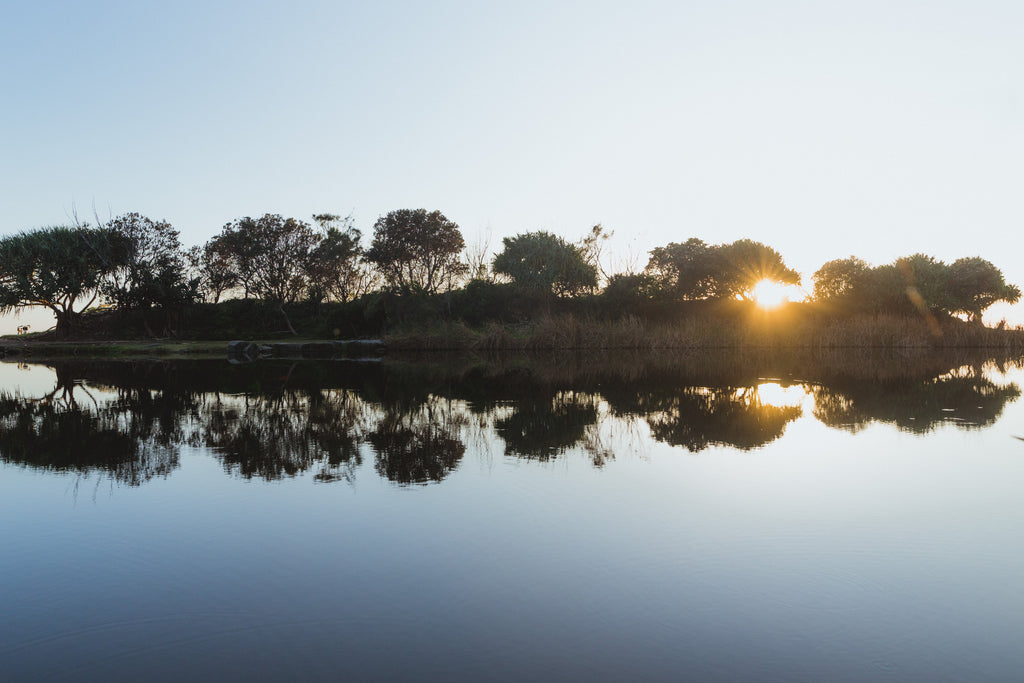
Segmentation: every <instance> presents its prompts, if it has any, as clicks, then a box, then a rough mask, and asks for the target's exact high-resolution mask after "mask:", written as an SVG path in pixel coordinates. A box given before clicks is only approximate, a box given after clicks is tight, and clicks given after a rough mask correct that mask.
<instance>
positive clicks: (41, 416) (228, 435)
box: [0, 356, 1020, 485]
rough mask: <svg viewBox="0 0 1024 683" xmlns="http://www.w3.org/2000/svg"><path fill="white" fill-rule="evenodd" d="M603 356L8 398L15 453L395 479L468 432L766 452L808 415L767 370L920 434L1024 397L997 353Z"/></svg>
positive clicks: (85, 464)
mask: <svg viewBox="0 0 1024 683" xmlns="http://www.w3.org/2000/svg"><path fill="white" fill-rule="evenodd" d="M590 360H591V361H593V362H589V363H583V362H574V363H572V364H566V363H564V362H554V363H551V362H546V361H544V360H543V359H525V360H517V361H515V362H508V361H507V360H505V359H498V360H497V361H496V362H489V361H480V360H472V361H466V362H463V363H461V364H460V363H456V364H453V365H445V364H443V363H437V362H435V361H433V360H431V361H428V362H420V363H417V362H412V363H402V362H397V361H389V362H386V363H378V364H356V363H339V362H333V363H322V364H321V363H313V362H304V363H294V364H287V363H273V362H261V363H254V364H252V365H251V366H232V365H229V364H227V363H223V362H219V361H189V362H138V361H136V362H116V361H92V362H83V361H61V362H55V363H53V364H52V367H53V368H54V370H55V372H56V385H55V387H54V388H53V390H52V391H50V392H48V393H46V394H45V395H44V396H41V397H38V398H30V397H27V396H23V395H22V394H21V393H19V392H17V391H5V392H2V393H0V459H2V460H3V461H4V462H7V463H13V464H17V465H20V466H24V467H32V468H38V469H43V470H49V471H57V472H72V473H78V474H89V473H93V472H101V473H103V474H104V475H106V476H109V477H110V478H111V479H112V480H114V481H117V482H119V483H124V484H129V485H139V484H142V483H144V482H146V481H148V480H150V479H152V478H153V477H158V476H166V475H167V474H169V473H171V472H172V471H174V469H175V468H177V467H178V466H179V463H180V451H181V449H182V447H184V446H197V447H205V448H208V449H210V452H211V453H212V454H213V455H214V456H215V457H217V458H218V459H219V460H220V461H221V463H222V464H223V466H224V468H225V470H226V471H227V472H229V473H232V474H234V475H235V476H239V477H243V478H260V479H267V480H275V479H281V478H285V477H292V476H295V475H299V474H303V473H311V474H312V477H313V479H314V480H315V481H318V482H333V481H353V480H354V478H355V476H356V473H357V472H358V471H365V468H363V465H364V463H365V460H366V458H368V457H372V463H373V469H374V471H376V473H377V474H378V475H380V476H381V477H384V478H386V479H387V480H389V481H391V482H394V483H396V484H399V485H415V484H428V483H432V482H440V481H443V480H444V479H445V478H446V477H448V476H449V475H450V474H451V473H452V472H454V471H455V470H456V469H457V468H458V467H459V465H460V464H461V462H462V460H463V458H464V457H465V454H466V452H467V445H466V444H467V441H468V440H470V439H472V440H473V442H474V449H473V450H475V451H480V452H485V451H487V450H488V449H489V448H490V447H491V445H492V444H493V445H495V446H497V447H498V448H500V449H501V451H502V452H503V453H504V454H506V455H508V456H512V457H517V458H523V459H526V460H538V461H550V460H552V459H555V458H559V457H562V456H563V455H564V454H565V453H567V452H570V451H573V450H575V451H578V452H580V453H583V454H586V455H587V456H588V457H589V458H590V460H591V462H592V463H593V464H594V465H595V466H597V467H600V466H602V465H603V464H604V463H606V462H608V461H609V460H610V459H612V458H613V457H614V455H615V453H616V452H617V450H621V448H619V449H617V448H616V447H613V446H612V445H610V444H611V441H613V440H614V438H612V437H610V436H609V435H613V436H614V434H615V433H619V434H622V433H626V434H630V435H632V436H633V437H635V438H637V439H640V438H642V437H640V430H632V425H634V424H638V423H640V422H641V421H643V422H646V424H647V425H648V426H649V428H650V435H651V437H652V438H654V439H656V440H659V441H662V442H664V443H667V444H671V445H673V446H678V447H682V448H685V449H687V450H688V451H691V452H700V451H703V450H705V449H707V448H709V447H712V446H724V447H730V448H737V449H741V450H751V449H756V448H760V447H762V446H764V445H766V444H768V443H770V442H772V441H774V440H776V439H778V438H780V437H781V436H783V434H784V432H785V430H786V428H787V425H789V424H790V423H791V422H793V421H794V420H796V419H798V418H800V417H801V416H802V415H803V409H802V408H801V407H800V405H775V404H774V403H773V401H772V400H769V399H770V397H769V396H767V394H766V392H765V390H764V388H763V385H764V382H765V380H764V379H762V378H764V377H788V378H789V379H787V380H783V384H785V385H787V386H789V387H791V390H792V391H796V392H797V394H799V397H798V402H800V401H802V397H803V396H804V395H806V394H805V393H804V392H807V393H809V395H810V396H811V397H812V398H813V401H814V407H813V409H812V411H811V414H812V415H813V416H814V417H815V418H817V419H818V420H819V421H821V422H823V423H824V424H826V425H828V426H830V427H835V428H839V429H845V430H852V431H856V430H858V429H861V428H863V427H864V426H865V425H867V424H870V423H873V422H884V423H890V424H893V425H895V426H896V427H897V428H899V429H901V430H906V431H910V432H914V433H924V432H927V431H929V430H932V429H934V428H935V427H936V426H937V425H939V424H953V425H956V426H958V427H961V428H980V427H983V426H986V425H990V424H992V423H993V422H994V421H995V420H996V419H997V418H998V416H999V415H1000V414H1001V412H1002V410H1003V408H1004V406H1005V405H1006V404H1007V403H1008V402H1010V401H1013V400H1015V399H1017V398H1018V397H1019V396H1020V390H1019V388H1018V387H1017V386H1016V385H1015V384H1012V383H1008V382H1004V383H1002V384H1000V383H999V382H997V381H996V380H994V379H993V376H994V375H993V373H992V372H990V370H999V369H1001V367H992V366H990V365H986V364H985V363H986V361H985V360H984V359H981V360H977V359H975V360H974V361H971V362H962V360H959V359H951V360H949V361H943V360H942V359H940V358H936V357H933V356H928V357H925V358H923V359H922V362H921V363H920V365H919V366H918V365H915V364H913V363H908V362H906V359H896V362H894V363H888V364H887V363H861V364H860V365H861V366H862V367H859V366H858V363H856V362H851V361H849V359H842V358H840V359H837V360H835V359H828V358H824V359H818V360H815V361H813V362H812V361H807V360H806V359H803V360H794V361H790V360H787V359H785V358H783V359H779V358H776V357H772V358H761V359H753V360H747V361H744V362H738V361H737V360H736V359H735V358H733V359H726V360H716V359H711V360H710V361H708V362H704V361H695V360H693V359H688V358H684V359H679V360H671V359H670V360H669V361H667V362H662V363H661V364H657V363H655V364H647V365H643V364H640V363H638V362H635V361H631V362H623V359H621V358H616V359H612V362H608V363H603V364H602V363H600V362H598V361H597V360H595V359H590ZM1012 362H1013V363H1015V364H1016V365H1017V367H1019V366H1020V361H1019V359H1014V360H1013V361H1012ZM759 387H762V388H759ZM793 387H796V388H795V389H792V388H793ZM790 403H792V401H790ZM633 446H635V444H634V445H630V444H626V448H627V449H628V450H636V449H635V448H634V447H633Z"/></svg>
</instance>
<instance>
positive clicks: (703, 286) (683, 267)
mask: <svg viewBox="0 0 1024 683" xmlns="http://www.w3.org/2000/svg"><path fill="white" fill-rule="evenodd" d="M716 249H717V247H713V246H711V245H708V244H706V243H705V242H704V240H701V239H698V238H696V237H691V238H690V239H688V240H686V241H685V242H683V243H682V244H679V243H677V242H669V243H668V244H667V245H666V246H664V247H656V248H655V249H652V250H651V258H650V260H649V261H648V262H647V268H646V269H645V272H646V273H647V274H648V275H650V276H651V278H653V279H654V281H655V283H656V286H657V288H658V289H659V290H660V291H661V292H663V293H664V294H666V295H667V296H669V297H671V298H677V299H703V298H706V297H707V296H708V295H710V294H711V293H712V292H713V291H714V284H715V272H716V267H717V263H716V260H715V252H716Z"/></svg>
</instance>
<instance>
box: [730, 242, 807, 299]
mask: <svg viewBox="0 0 1024 683" xmlns="http://www.w3.org/2000/svg"><path fill="white" fill-rule="evenodd" d="M715 256H716V261H717V264H716V269H715V274H714V295H715V296H716V297H717V298H728V299H734V298H739V299H743V300H745V301H748V300H750V294H751V292H752V291H753V289H754V287H755V286H756V285H757V283H759V282H761V281H762V280H772V281H773V282H781V283H783V284H787V285H798V284H800V273H798V272H796V271H795V270H793V269H792V268H789V267H787V266H786V264H785V263H784V262H783V260H782V255H781V254H779V252H777V251H775V250H774V249H772V248H771V247H769V246H767V245H765V244H762V243H761V242H755V241H754V240H749V239H742V240H736V241H735V242H733V243H732V244H724V245H721V246H719V247H718V248H717V249H716V254H715Z"/></svg>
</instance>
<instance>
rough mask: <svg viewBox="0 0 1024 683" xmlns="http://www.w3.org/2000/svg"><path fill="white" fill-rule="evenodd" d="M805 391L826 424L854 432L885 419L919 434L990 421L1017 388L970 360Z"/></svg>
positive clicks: (1017, 393)
mask: <svg viewBox="0 0 1024 683" xmlns="http://www.w3.org/2000/svg"><path fill="white" fill-rule="evenodd" d="M811 394H812V395H813V396H814V417H816V418H817V419H818V420H820V421H821V422H823V423H824V424H826V425H828V426H830V427H835V428H837V429H844V430H847V431H851V432H857V431H860V430H861V429H863V428H864V427H866V426H867V425H869V424H871V423H873V422H886V423H890V424H894V425H896V426H897V427H898V428H899V429H901V430H903V431H908V432H914V433H917V434H924V433H926V432H929V431H932V430H934V429H935V428H936V427H938V426H939V425H942V424H950V423H952V424H956V425H958V426H960V427H963V428H968V429H970V428H981V427H984V426H987V425H990V424H993V423H994V422H995V421H996V420H997V419H998V418H999V416H1000V415H1001V414H1002V412H1003V408H1004V407H1005V406H1006V404H1007V403H1009V402H1011V401H1013V400H1015V399H1016V398H1018V397H1019V396H1020V389H1019V388H1018V387H1017V385H1016V384H1012V383H1010V384H1004V385H998V384H996V383H995V382H993V381H992V380H990V379H989V378H988V377H986V376H985V373H984V370H983V368H982V367H981V366H977V365H975V366H964V367H961V368H958V369H956V370H954V371H952V372H950V373H947V374H945V375H942V376H940V377H935V378H932V379H927V380H921V381H916V382H913V381H911V382H888V383H885V384H865V383H855V382H842V383H839V384H837V385H835V386H832V387H826V386H814V387H812V388H811Z"/></svg>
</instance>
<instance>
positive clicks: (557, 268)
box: [0, 209, 1020, 348]
mask: <svg viewBox="0 0 1024 683" xmlns="http://www.w3.org/2000/svg"><path fill="white" fill-rule="evenodd" d="M607 237H608V235H607V233H605V232H604V230H603V229H602V228H601V226H595V227H594V228H593V230H591V231H590V232H589V233H588V234H587V235H586V236H585V237H583V238H582V239H580V240H579V241H576V242H571V241H568V240H566V239H564V238H562V237H560V236H557V235H553V234H551V233H548V232H543V231H535V232H524V233H520V234H518V235H515V236H513V237H508V238H505V239H504V240H503V244H502V249H501V251H499V252H498V253H497V254H495V255H494V256H493V257H490V256H489V255H487V253H486V250H485V249H479V248H478V249H476V250H475V251H474V250H473V249H467V248H466V244H465V241H464V239H463V236H462V234H461V231H460V230H459V227H458V225H456V224H455V223H454V222H452V221H451V220H449V219H448V218H447V217H445V216H444V215H443V214H442V213H441V212H439V211H433V212H428V211H427V210H425V209H417V210H408V209H403V210H398V211H392V212H390V213H388V214H387V215H385V216H382V217H381V218H380V219H379V220H377V222H376V224H375V225H374V227H373V235H372V237H371V240H370V244H369V246H368V247H365V248H364V246H363V244H362V235H361V234H360V232H359V231H358V230H357V229H355V228H354V227H353V225H352V221H351V220H350V219H349V218H344V217H341V216H338V215H335V214H329V213H325V214H318V215H315V216H313V217H312V222H306V221H303V220H300V219H297V218H286V217H283V216H280V215H274V214H267V215H264V216H262V217H258V218H252V217H248V216H247V217H243V218H239V219H237V220H234V221H232V222H230V223H228V224H227V225H225V226H224V227H223V228H222V230H221V231H220V232H219V233H218V234H216V235H214V236H213V237H212V238H211V239H210V240H209V241H208V242H206V244H203V245H200V246H195V247H192V248H191V249H188V250H186V249H184V248H183V246H182V245H181V242H180V238H179V234H178V232H177V231H176V230H175V229H174V228H173V227H172V226H171V225H170V224H168V223H167V222H164V221H154V220H151V219H149V218H147V217H145V216H142V215H140V214H137V213H130V214H126V215H124V216H119V217H117V218H114V219H112V220H110V221H107V222H106V223H102V224H100V222H99V221H98V220H97V224H96V225H87V224H82V223H79V222H77V221H76V224H75V225H73V226H70V227H67V226H61V227H53V228H45V229H40V230H33V231H28V232H23V233H20V234H16V235H12V236H8V237H6V238H3V239H0V311H2V312H11V311H18V310H20V309H22V308H25V307H29V306H42V307H45V308H48V309H50V310H51V311H53V313H54V315H55V316H56V319H57V326H56V329H55V331H54V333H53V335H52V336H56V337H58V338H61V339H68V338H92V337H97V336H105V337H108V338H109V337H119V336H120V337H132V336H149V337H153V336H181V337H189V338H211V339H217V338H220V339H223V338H232V337H250V338H252V337H266V336H273V335H275V334H278V333H282V334H293V335H295V334H301V335H304V336H311V337H313V336H317V337H323V336H328V337H329V336H346V337H348V336H365V335H379V334H390V335H393V336H395V337H396V338H399V339H401V338H403V335H404V338H405V339H406V340H407V343H408V344H409V345H415V344H416V343H420V344H428V345H439V346H443V345H445V344H451V343H453V342H454V343H458V344H460V345H467V344H468V345H476V346H484V347H493V348H498V347H509V346H513V347H514V346H530V345H532V346H547V345H551V346H558V345H575V346H601V345H623V346H632V347H634V348H643V347H649V346H658V345H667V346H694V345H721V346H732V345H744V344H750V343H751V342H755V343H767V344H768V345H772V344H776V345H791V344H792V345H807V343H808V341H809V340H811V339H817V341H818V343H822V339H823V336H828V337H829V340H826V341H827V343H828V345H842V343H843V335H851V334H853V335H857V334H859V335H862V336H863V335H864V334H866V333H865V330H868V328H871V329H873V330H874V332H871V331H870V330H868V332H867V334H868V336H869V337H870V336H871V334H874V337H872V338H870V339H868V343H872V344H875V343H879V344H881V345H899V344H898V343H894V342H893V340H892V339H888V340H887V339H886V337H887V335H888V336H889V337H893V336H896V337H899V336H900V335H903V336H904V337H905V336H906V335H907V334H912V335H917V334H918V332H917V331H916V330H917V328H920V329H923V330H925V334H931V335H933V336H936V337H938V336H941V335H945V336H946V338H947V340H950V339H952V340H954V341H953V342H951V343H989V341H991V338H990V337H985V336H983V335H984V333H976V334H973V336H972V335H967V334H965V333H964V332H963V330H964V329H965V328H966V329H970V328H971V327H978V328H981V327H982V326H981V318H982V315H983V314H984V312H985V310H987V309H988V308H989V307H990V306H991V305H992V304H994V303H996V302H1000V301H1004V302H1010V303H1013V302H1016V301H1017V300H1018V299H1019V298H1020V289H1019V288H1018V287H1016V286H1015V285H1011V284H1008V283H1006V282H1005V280H1004V277H1003V274H1002V273H1001V272H1000V270H999V269H998V268H997V267H996V266H994V265H993V264H992V263H990V262H989V261H986V260H985V259H983V258H980V257H969V258H961V259H958V260H956V261H954V262H953V263H951V264H946V263H943V262H942V261H939V260H936V259H935V258H932V257H930V256H927V255H924V254H914V255H911V256H907V257H904V258H900V259H897V260H896V261H895V262H893V263H891V264H884V265H881V266H876V267H872V266H870V265H868V264H867V263H865V262H864V261H862V260H860V259H858V258H855V257H850V258H846V259H839V260H834V261H830V262H828V263H826V264H824V265H823V266H822V267H821V268H820V269H818V271H817V272H816V273H815V274H814V276H813V293H812V295H811V296H810V297H809V299H808V301H807V302H804V303H801V304H792V305H790V306H789V307H788V308H787V309H786V310H785V311H784V312H780V313H776V314H774V316H773V318H772V320H771V321H767V320H766V319H765V315H766V314H765V313H764V312H763V311H759V310H758V309H756V308H755V307H754V305H753V303H752V302H753V299H754V298H755V297H754V292H755V288H756V287H758V286H759V285H760V284H761V283H763V282H765V281H770V282H776V283H780V284H787V285H798V284H800V275H799V273H797V272H796V271H794V270H793V269H792V268H790V267H788V266H787V265H786V263H785V261H784V259H783V257H782V255H781V254H780V253H779V252H777V251H776V250H775V249H772V248H771V247H769V246H767V245H765V244H762V243H760V242H755V241H753V240H749V239H742V240H737V241H735V242H732V243H727V244H709V243H706V242H704V241H703V240H700V239H697V238H691V239H688V240H686V241H683V242H679V243H675V242H673V243H670V244H667V245H665V246H663V247H658V248H656V249H653V250H652V251H651V252H650V255H649V260H648V263H647V264H646V267H645V268H643V270H640V271H638V272H624V273H609V272H607V271H606V269H605V268H604V267H603V264H602V258H601V252H602V245H603V242H604V240H605V239H607ZM87 309H91V314H90V315H84V313H85V311H86V310H87ZM553 321H554V322H553ZM850 321H856V323H855V324H850ZM545 325H547V329H548V330H549V332H550V334H547V336H546V337H545V336H544V334H540V333H541V332H543V330H542V328H543V327H544V326H545ZM907 325H909V326H911V327H914V326H916V327H915V331H913V332H912V333H911V332H907V329H909V328H906V326H907ZM901 326H902V327H903V328H905V329H903V331H900V329H899V328H901ZM527 328H529V329H528V331H526V332H524V330H527ZM887 330H888V331H887ZM556 331H557V332H556ZM951 332H953V333H954V334H950V333H951ZM979 334H981V335H982V336H979ZM432 335H433V336H432ZM538 335H539V336H538ZM958 335H959V336H958ZM414 337H415V338H416V339H418V340H419V341H418V342H416V341H412V340H413V338H414ZM556 337H557V338H556ZM445 340H447V341H445Z"/></svg>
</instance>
